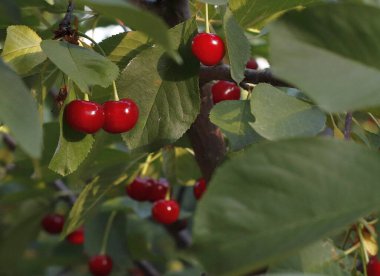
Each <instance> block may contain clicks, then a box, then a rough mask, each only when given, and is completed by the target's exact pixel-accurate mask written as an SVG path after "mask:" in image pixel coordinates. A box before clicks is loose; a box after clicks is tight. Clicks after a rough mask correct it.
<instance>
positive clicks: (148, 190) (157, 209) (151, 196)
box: [126, 177, 180, 224]
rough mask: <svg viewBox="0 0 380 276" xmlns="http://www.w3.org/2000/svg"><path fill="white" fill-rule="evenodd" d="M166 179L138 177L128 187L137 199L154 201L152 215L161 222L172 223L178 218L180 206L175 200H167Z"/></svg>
mask: <svg viewBox="0 0 380 276" xmlns="http://www.w3.org/2000/svg"><path fill="white" fill-rule="evenodd" d="M169 190H170V187H169V182H168V181H167V180H166V179H163V178H160V179H158V180H155V179H152V178H142V177H137V178H136V179H135V180H133V182H132V183H130V184H129V185H128V186H127V188H126V191H127V194H128V195H129V196H130V197H131V198H132V199H134V200H137V201H150V202H153V206H152V217H153V219H155V220H156V221H157V222H159V223H163V224H171V223H174V222H176V221H177V220H178V217H179V213H180V207H179V204H178V203H177V202H176V201H175V200H166V197H167V196H168V194H169Z"/></svg>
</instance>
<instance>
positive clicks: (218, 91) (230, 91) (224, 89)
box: [211, 81, 240, 104]
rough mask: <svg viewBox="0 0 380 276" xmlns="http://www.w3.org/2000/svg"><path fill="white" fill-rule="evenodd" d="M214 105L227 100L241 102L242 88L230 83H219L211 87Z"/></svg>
mask: <svg viewBox="0 0 380 276" xmlns="http://www.w3.org/2000/svg"><path fill="white" fill-rule="evenodd" d="M211 93H212V100H213V102H214V104H217V103H219V102H221V101H226V100H239V99H240V88H239V86H237V85H236V84H235V83H233V82H230V81H218V82H216V83H215V84H214V85H213V86H212V87H211Z"/></svg>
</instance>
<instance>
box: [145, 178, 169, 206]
mask: <svg viewBox="0 0 380 276" xmlns="http://www.w3.org/2000/svg"><path fill="white" fill-rule="evenodd" d="M168 191H169V182H168V181H167V180H166V179H164V178H161V179H159V180H158V181H154V180H153V185H152V186H151V187H150V189H149V201H151V202H156V201H158V200H161V199H165V197H166V194H167V193H168Z"/></svg>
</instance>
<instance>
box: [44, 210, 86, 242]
mask: <svg viewBox="0 0 380 276" xmlns="http://www.w3.org/2000/svg"><path fill="white" fill-rule="evenodd" d="M64 224H65V217H64V216H62V215H60V214H48V215H46V216H44V217H43V219H42V221H41V225H42V228H43V229H44V230H45V231H46V232H47V233H49V234H52V235H57V234H60V233H61V232H62V230H63V226H64ZM66 240H67V241H68V242H69V243H71V244H77V245H79V244H83V243H84V229H83V227H80V228H78V229H77V230H75V231H73V232H71V233H70V234H69V235H67V237H66Z"/></svg>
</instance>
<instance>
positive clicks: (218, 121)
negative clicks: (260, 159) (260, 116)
mask: <svg viewBox="0 0 380 276" xmlns="http://www.w3.org/2000/svg"><path fill="white" fill-rule="evenodd" d="M210 120H211V122H212V123H213V124H215V125H217V126H218V127H219V128H220V129H221V130H222V132H223V134H224V135H226V136H227V138H228V140H229V142H230V147H231V150H233V151H236V150H240V149H242V148H244V147H246V146H248V145H250V144H252V143H255V142H259V141H261V140H263V138H262V137H261V136H260V135H259V134H258V133H257V132H256V131H255V130H254V129H253V128H252V126H251V125H250V123H253V122H254V121H255V118H254V117H253V115H252V114H251V106H250V102H249V101H224V102H220V103H218V104H217V105H215V106H214V107H213V108H212V110H211V113H210Z"/></svg>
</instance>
